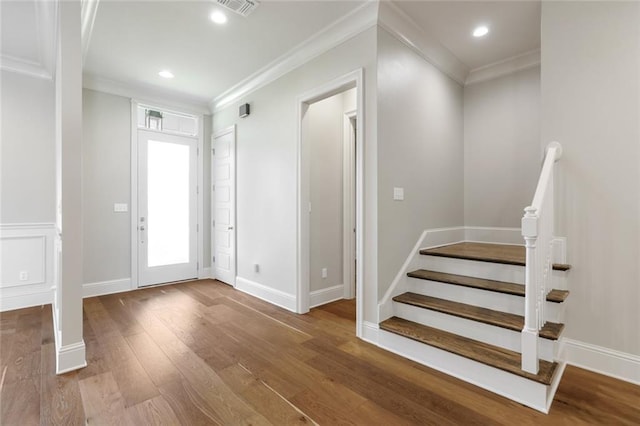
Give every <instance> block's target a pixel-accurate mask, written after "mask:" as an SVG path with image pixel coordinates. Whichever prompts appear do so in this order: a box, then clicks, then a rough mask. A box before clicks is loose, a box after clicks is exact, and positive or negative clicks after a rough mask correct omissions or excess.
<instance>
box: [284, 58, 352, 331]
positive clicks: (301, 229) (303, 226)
mask: <svg viewBox="0 0 640 426" xmlns="http://www.w3.org/2000/svg"><path fill="white" fill-rule="evenodd" d="M363 81H364V70H363V69H362V68H359V69H357V70H355V71H352V72H350V73H347V74H345V75H343V76H341V77H338V78H336V79H334V80H332V81H330V82H328V83H326V84H323V85H321V86H319V87H316V88H314V89H311V90H309V91H307V92H305V93H303V94H301V95H300V96H298V98H297V101H296V107H297V111H296V124H297V144H296V150H297V153H296V156H297V159H298V164H297V169H298V170H297V178H298V181H297V186H298V188H297V197H298V200H297V203H296V204H297V209H298V212H297V222H298V223H297V239H296V242H297V248H296V256H297V259H296V266H297V274H296V277H297V283H296V311H297V312H298V313H300V314H303V313H306V312H309V293H310V291H309V281H310V279H309V278H310V277H309V268H310V266H309V263H310V261H309V253H310V240H311V239H310V220H309V207H310V206H309V204H307V203H308V202H309V201H308V200H309V199H310V176H309V175H310V170H309V169H310V163H309V158H308V155H305V154H306V153H307V151H306V147H305V145H304V141H303V137H302V136H303V135H302V133H303V130H302V129H303V118H304V115H305V113H306V111H307V109H308V107H309V105H310V104H312V103H314V102H317V101H320V100H322V99H326V98H328V97H330V96H333V95H335V94H338V93H340V92H344V91H345V90H349V89H352V88H354V87H355V89H356V153H355V156H356V158H355V164H356V176H355V180H356V182H355V187H356V197H355V198H356V200H355V218H356V226H355V228H356V336H357V337H362V336H363V318H364V310H363V302H364V287H363V282H364V281H363V277H364V267H363V265H364V262H363V260H364V256H363V248H364V240H363V236H364V209H363V206H364V204H363V203H364V185H363V182H364V167H363V166H364V138H363V134H364V86H363Z"/></svg>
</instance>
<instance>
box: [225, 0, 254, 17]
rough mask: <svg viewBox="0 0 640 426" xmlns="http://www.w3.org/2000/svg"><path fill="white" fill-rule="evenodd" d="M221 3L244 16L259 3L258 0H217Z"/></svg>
mask: <svg viewBox="0 0 640 426" xmlns="http://www.w3.org/2000/svg"><path fill="white" fill-rule="evenodd" d="M216 1H217V2H218V4H219V5H221V6H224V7H226V8H227V9H229V10H231V11H233V12H235V13H237V14H238V15H242V16H245V17H247V16H249V15H250V14H251V12H253V11H254V10H255V9H256V8H257V7H258V6H259V5H260V2H259V1H258V0H216Z"/></svg>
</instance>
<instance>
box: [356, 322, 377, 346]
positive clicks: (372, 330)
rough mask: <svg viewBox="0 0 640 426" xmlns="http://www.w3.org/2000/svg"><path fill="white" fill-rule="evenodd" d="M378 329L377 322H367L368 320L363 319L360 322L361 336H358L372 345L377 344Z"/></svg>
mask: <svg viewBox="0 0 640 426" xmlns="http://www.w3.org/2000/svg"><path fill="white" fill-rule="evenodd" d="M379 331H380V328H379V327H378V324H376V323H373V322H369V321H363V322H362V336H360V338H361V339H362V340H365V341H367V342H369V343H371V344H374V345H378V332H379Z"/></svg>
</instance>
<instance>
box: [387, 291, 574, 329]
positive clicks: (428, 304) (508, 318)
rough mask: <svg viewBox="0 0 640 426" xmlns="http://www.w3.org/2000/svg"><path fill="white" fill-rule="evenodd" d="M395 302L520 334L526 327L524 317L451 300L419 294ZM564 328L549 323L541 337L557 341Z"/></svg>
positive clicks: (406, 296)
mask: <svg viewBox="0 0 640 426" xmlns="http://www.w3.org/2000/svg"><path fill="white" fill-rule="evenodd" d="M393 300H394V301H395V302H398V303H405V304H408V305H412V306H417V307H419V308H424V309H429V310H432V311H436V312H441V313H443V314H448V315H454V316H457V317H460V318H465V319H468V320H472V321H478V322H481V323H484V324H489V325H494V326H496V327H502V328H506V329H508V330H513V331H517V332H520V331H522V328H523V327H524V317H522V316H520V315H515V314H510V313H507V312H500V311H494V310H492V309H487V308H481V307H479V306H473V305H467V304H465V303H459V302H453V301H451V300H444V299H438V298H436V297H431V296H425V295H423V294H417V293H410V292H408V293H404V294H400V295H398V296H396V297H394V298H393ZM563 328H564V324H558V323H554V322H549V321H547V322H546V323H545V325H544V327H542V329H541V330H540V333H539V335H540V337H543V338H545V339H549V340H557V339H558V338H559V337H560V333H561V332H562V329H563Z"/></svg>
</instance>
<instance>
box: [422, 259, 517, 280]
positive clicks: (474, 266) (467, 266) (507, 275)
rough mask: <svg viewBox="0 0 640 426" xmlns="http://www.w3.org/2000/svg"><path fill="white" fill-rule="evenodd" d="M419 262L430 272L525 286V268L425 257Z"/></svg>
mask: <svg viewBox="0 0 640 426" xmlns="http://www.w3.org/2000/svg"><path fill="white" fill-rule="evenodd" d="M419 262H420V268H421V269H426V270H428V271H437V272H445V273H447V274H456V275H465V276H468V277H476V278H484V279H488V280H496V281H506V282H510V283H516V284H524V266H518V265H503V264H501V263H493V262H479V261H475V260H467V259H455V258H450V257H441V256H425V255H423V256H421V257H420V259H419Z"/></svg>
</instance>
